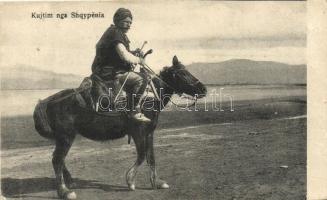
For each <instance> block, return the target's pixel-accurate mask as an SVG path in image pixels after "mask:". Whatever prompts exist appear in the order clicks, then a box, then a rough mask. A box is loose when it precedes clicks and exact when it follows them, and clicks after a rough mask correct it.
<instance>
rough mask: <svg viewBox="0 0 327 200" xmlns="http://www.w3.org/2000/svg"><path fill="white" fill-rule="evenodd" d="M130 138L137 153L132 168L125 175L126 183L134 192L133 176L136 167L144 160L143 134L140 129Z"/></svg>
mask: <svg viewBox="0 0 327 200" xmlns="http://www.w3.org/2000/svg"><path fill="white" fill-rule="evenodd" d="M132 138H133V140H134V143H135V146H136V151H137V159H136V161H135V163H134V164H133V165H132V167H131V168H130V169H129V170H128V171H127V173H126V182H127V185H128V187H129V189H131V190H135V176H136V173H137V169H138V167H139V166H140V165H141V164H142V163H143V162H144V160H145V151H146V148H145V145H146V143H145V133H144V131H143V129H142V128H140V130H139V131H137V132H135V133H134V134H132Z"/></svg>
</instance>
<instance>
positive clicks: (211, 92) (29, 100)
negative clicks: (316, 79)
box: [0, 85, 306, 116]
mask: <svg viewBox="0 0 327 200" xmlns="http://www.w3.org/2000/svg"><path fill="white" fill-rule="evenodd" d="M60 90H61V89H51V90H1V94H0V99H1V116H18V115H32V114H33V110H34V107H35V105H36V103H37V102H38V100H39V99H44V98H46V97H48V96H50V95H52V94H54V93H56V92H58V91H60ZM207 90H208V93H207V96H206V97H205V98H203V99H200V100H199V103H201V102H213V101H221V102H226V101H231V100H233V101H239V100H259V99H269V98H271V99H274V98H280V97H288V96H306V86H294V85H292V86H275V85H272V86H260V85H245V86H242V85H241V86H240V85H237V86H212V85H210V86H208V87H207ZM173 101H174V102H176V103H185V102H186V101H187V100H186V99H182V98H180V97H178V96H177V95H174V96H173Z"/></svg>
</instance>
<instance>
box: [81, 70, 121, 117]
mask: <svg viewBox="0 0 327 200" xmlns="http://www.w3.org/2000/svg"><path fill="white" fill-rule="evenodd" d="M120 88H121V85H120V83H119V81H118V80H115V79H113V80H109V81H105V80H103V79H102V78H101V77H99V76H98V75H96V74H92V75H91V76H90V77H85V78H84V79H83V81H82V83H81V84H80V86H79V87H78V88H77V90H78V91H86V93H87V94H88V95H87V98H88V99H89V100H87V99H84V98H83V97H82V96H81V95H80V94H77V96H76V98H77V100H78V101H79V104H80V105H85V106H86V107H87V105H88V106H89V107H91V109H92V110H94V111H95V112H99V113H104V112H109V111H110V112H115V111H117V108H119V106H121V104H122V103H125V102H124V101H122V100H126V99H127V95H126V92H125V91H124V90H121V91H119V90H120ZM118 100H119V101H118ZM83 101H84V102H89V103H83ZM82 107H84V106H82Z"/></svg>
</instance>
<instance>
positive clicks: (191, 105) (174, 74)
mask: <svg viewBox="0 0 327 200" xmlns="http://www.w3.org/2000/svg"><path fill="white" fill-rule="evenodd" d="M143 67H145V68H146V69H147V71H150V72H151V74H153V75H154V76H156V78H157V79H159V80H160V81H161V82H162V83H164V84H165V85H166V86H168V87H170V88H171V89H173V90H174V91H175V92H177V94H178V95H179V96H180V97H182V95H183V93H181V92H179V89H177V88H176V87H174V86H171V85H170V84H169V83H167V82H166V81H164V80H163V79H162V78H161V77H160V76H159V75H157V74H156V73H155V72H154V71H153V70H151V68H149V67H148V66H143ZM180 71H185V69H183V68H181V69H174V72H172V76H173V77H174V78H175V77H176V76H178V77H179V78H181V79H184V80H185V78H184V77H182V76H181V75H180V73H178V72H180ZM199 83H200V81H199V80H197V81H196V82H195V83H190V84H189V85H191V86H196V85H197V84H199ZM182 98H184V99H185V98H186V99H190V100H193V101H194V102H193V103H192V104H190V105H188V106H186V107H184V106H180V105H178V104H177V103H175V102H174V101H173V100H172V99H170V102H171V103H172V104H173V105H175V106H176V107H179V108H183V109H187V108H190V107H193V106H194V105H195V104H196V102H197V96H195V97H192V98H190V97H189V95H187V96H184V97H182ZM159 100H160V99H159Z"/></svg>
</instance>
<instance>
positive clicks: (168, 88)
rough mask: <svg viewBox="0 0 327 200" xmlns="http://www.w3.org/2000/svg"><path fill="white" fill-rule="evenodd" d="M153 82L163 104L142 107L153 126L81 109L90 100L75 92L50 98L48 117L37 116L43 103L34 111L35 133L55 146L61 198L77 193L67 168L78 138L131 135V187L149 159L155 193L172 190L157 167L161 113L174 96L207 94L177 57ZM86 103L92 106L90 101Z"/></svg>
mask: <svg viewBox="0 0 327 200" xmlns="http://www.w3.org/2000/svg"><path fill="white" fill-rule="evenodd" d="M152 80H153V83H154V85H155V87H156V90H157V93H158V94H159V97H160V99H161V101H153V105H154V106H153V109H151V110H150V109H147V110H144V106H143V112H144V114H145V115H146V116H147V117H148V118H149V119H151V122H150V123H147V124H143V123H139V122H135V121H133V120H131V119H130V118H128V117H126V114H119V115H112V116H110V115H101V114H99V113H97V112H94V111H92V110H91V109H86V108H85V107H81V106H80V103H79V102H80V98H81V97H82V98H84V99H86V100H87V99H90V98H88V96H89V94H87V93H86V92H84V91H82V92H80V93H79V95H69V94H71V93H72V91H74V90H73V89H67V90H63V91H61V92H59V93H57V94H55V95H53V96H50V97H49V98H50V99H49V98H48V100H49V101H48V102H47V109H46V112H45V114H44V115H45V116H41V115H40V112H37V109H40V107H41V104H42V102H40V103H39V104H38V105H37V106H36V108H35V111H34V123H35V128H36V130H37V131H38V133H39V134H40V135H41V136H44V137H46V138H52V139H54V140H55V142H56V147H55V150H54V152H53V158H52V164H53V168H54V171H55V175H56V187H57V192H58V195H59V197H60V198H64V199H75V198H76V194H75V192H73V191H72V190H70V189H68V188H69V187H70V186H71V185H72V184H73V179H72V177H71V175H70V173H69V171H68V169H67V168H66V166H65V157H66V155H67V153H68V151H69V149H70V147H71V146H72V144H73V141H74V138H75V136H76V134H80V135H82V136H84V137H86V138H89V139H92V140H97V141H105V140H112V139H116V138H122V137H124V136H126V135H129V136H130V137H131V138H133V140H134V143H135V146H136V150H137V159H136V161H135V163H134V164H133V165H132V167H131V168H130V169H129V170H128V171H127V173H126V181H127V184H128V187H129V188H130V189H131V190H135V175H136V172H137V169H138V167H139V166H140V165H141V164H142V163H143V161H144V160H145V159H146V160H147V163H148V164H149V166H150V168H151V176H150V181H151V184H152V187H153V188H154V189H155V188H169V186H168V184H167V183H166V182H165V181H163V180H160V179H159V178H158V176H157V172H156V166H155V157H154V150H153V134H154V130H155V128H156V126H157V123H158V116H159V113H160V111H161V110H162V108H163V106H165V105H166V104H167V103H168V102H169V101H170V97H171V96H172V95H173V94H174V93H175V94H182V93H185V94H187V95H190V96H193V97H195V96H198V97H200V98H201V97H203V96H204V95H205V94H206V88H205V86H204V85H203V84H202V83H201V82H200V81H199V80H198V79H196V78H195V77H194V76H193V75H192V74H191V73H189V72H188V71H187V70H186V69H185V67H184V65H182V64H181V63H180V62H179V61H178V59H177V57H176V56H175V57H174V58H173V65H172V66H171V67H165V68H164V69H163V70H162V71H161V72H160V74H159V77H154V78H152ZM92 89H93V87H92ZM67 94H68V95H67ZM75 94H76V92H75ZM67 96H68V97H67ZM86 103H87V104H90V102H88V101H86ZM43 104H44V103H43ZM120 113H121V112H120ZM44 118H47V120H46V122H47V124H48V128H46V127H45V125H44V124H45V123H44ZM66 184H67V186H66Z"/></svg>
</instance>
